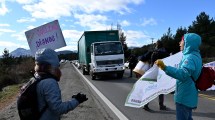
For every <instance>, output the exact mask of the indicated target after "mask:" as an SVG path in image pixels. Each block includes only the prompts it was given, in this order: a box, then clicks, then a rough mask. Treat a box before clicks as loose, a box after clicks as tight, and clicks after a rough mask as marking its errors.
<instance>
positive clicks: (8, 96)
mask: <svg viewBox="0 0 215 120" xmlns="http://www.w3.org/2000/svg"><path fill="white" fill-rule="evenodd" d="M19 89H20V85H18V84H17V85H11V86H7V87H5V88H3V90H2V91H1V92H0V109H3V108H4V107H6V106H7V105H9V104H10V103H11V102H13V101H14V99H15V98H16V97H17V95H18V93H19Z"/></svg>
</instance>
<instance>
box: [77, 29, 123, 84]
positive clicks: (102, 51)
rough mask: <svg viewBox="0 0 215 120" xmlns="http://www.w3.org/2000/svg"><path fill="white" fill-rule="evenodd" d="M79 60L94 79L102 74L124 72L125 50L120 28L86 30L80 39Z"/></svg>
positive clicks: (121, 75)
mask: <svg viewBox="0 0 215 120" xmlns="http://www.w3.org/2000/svg"><path fill="white" fill-rule="evenodd" d="M78 61H79V64H80V66H81V69H82V70H83V74H84V75H86V74H90V75H91V78H92V80H94V79H96V78H97V76H99V75H102V74H116V75H117V77H118V78H122V77H123V74H124V70H125V67H124V52H123V47H122V44H121V42H120V41H119V32H118V30H108V31H85V32H84V33H83V35H82V36H81V38H80V39H79V41H78Z"/></svg>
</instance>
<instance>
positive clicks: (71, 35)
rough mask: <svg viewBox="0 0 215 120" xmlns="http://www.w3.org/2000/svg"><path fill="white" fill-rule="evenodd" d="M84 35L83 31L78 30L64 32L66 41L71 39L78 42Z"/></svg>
mask: <svg viewBox="0 0 215 120" xmlns="http://www.w3.org/2000/svg"><path fill="white" fill-rule="evenodd" d="M82 34H83V32H82V31H77V30H63V36H64V38H65V39H69V40H70V41H71V42H74V41H75V42H77V41H78V40H79V38H80V37H81V35H82Z"/></svg>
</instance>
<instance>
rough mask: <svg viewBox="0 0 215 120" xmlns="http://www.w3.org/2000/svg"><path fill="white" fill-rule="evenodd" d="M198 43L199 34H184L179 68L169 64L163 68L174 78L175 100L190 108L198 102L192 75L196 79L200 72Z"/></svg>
mask: <svg viewBox="0 0 215 120" xmlns="http://www.w3.org/2000/svg"><path fill="white" fill-rule="evenodd" d="M200 45H201V37H200V36H199V35H197V34H195V33H188V34H185V35H184V49H183V51H182V53H183V58H182V60H181V62H180V63H179V68H174V67H171V66H166V67H165V68H164V71H165V73H166V74H167V75H169V76H171V77H173V78H175V79H176V90H175V95H174V100H175V102H176V103H179V104H183V105H185V106H187V107H190V108H196V107H197V103H198V91H197V89H196V87H195V83H194V82H193V80H192V77H193V78H194V79H195V80H196V79H197V78H198V77H199V75H200V73H201V68H202V59H201V55H200V50H199V46H200ZM191 76H192V77H191Z"/></svg>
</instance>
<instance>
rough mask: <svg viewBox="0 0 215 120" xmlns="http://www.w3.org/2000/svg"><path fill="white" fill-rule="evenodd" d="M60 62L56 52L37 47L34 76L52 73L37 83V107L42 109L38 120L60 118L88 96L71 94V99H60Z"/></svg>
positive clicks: (58, 119)
mask: <svg viewBox="0 0 215 120" xmlns="http://www.w3.org/2000/svg"><path fill="white" fill-rule="evenodd" d="M59 67H60V64H59V59H58V55H57V53H56V52H55V51H54V50H52V49H49V48H43V49H39V50H38V51H37V52H36V54H35V68H34V69H35V75H34V76H35V77H36V78H40V77H42V76H45V75H46V74H48V75H52V76H53V77H52V78H47V79H44V80H42V81H40V82H39V83H38V84H37V96H38V108H39V110H40V111H43V108H45V107H47V108H46V109H45V111H44V112H43V113H42V115H41V117H40V120H60V116H61V115H62V114H65V113H67V112H69V111H70V110H73V109H75V108H76V107H77V106H78V105H79V104H81V103H82V102H84V101H86V100H87V99H88V98H87V97H86V95H85V94H81V93H78V94H76V95H73V96H72V98H71V100H69V101H65V102H63V101H62V98H61V91H60V88H59V85H58V81H59V80H60V77H61V71H60V68H59Z"/></svg>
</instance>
